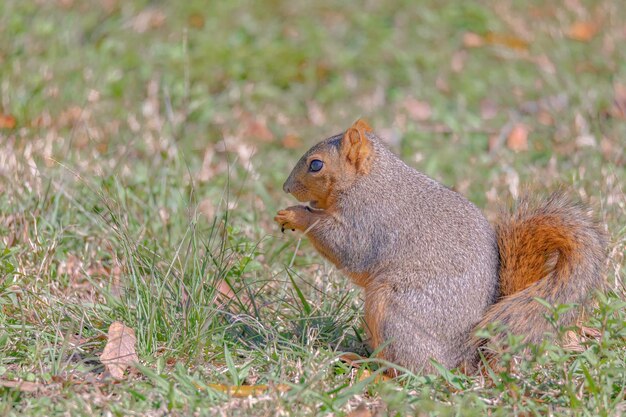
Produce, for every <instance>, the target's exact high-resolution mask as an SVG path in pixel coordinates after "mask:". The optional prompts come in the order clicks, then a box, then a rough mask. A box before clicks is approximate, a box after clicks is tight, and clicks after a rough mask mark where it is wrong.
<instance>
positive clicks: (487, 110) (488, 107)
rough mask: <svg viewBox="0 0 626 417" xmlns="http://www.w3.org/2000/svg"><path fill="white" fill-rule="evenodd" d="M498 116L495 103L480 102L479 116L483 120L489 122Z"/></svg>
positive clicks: (489, 101)
mask: <svg viewBox="0 0 626 417" xmlns="http://www.w3.org/2000/svg"><path fill="white" fill-rule="evenodd" d="M497 115H498V105H497V104H496V102H495V101H493V100H490V99H488V98H487V99H484V100H483V101H481V102H480V116H481V117H482V118H483V120H491V119H493V118H494V117H496V116H497Z"/></svg>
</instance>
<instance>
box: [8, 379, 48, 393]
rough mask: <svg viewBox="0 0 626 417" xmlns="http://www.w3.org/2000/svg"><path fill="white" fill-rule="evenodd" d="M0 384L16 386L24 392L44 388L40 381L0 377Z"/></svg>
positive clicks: (10, 386)
mask: <svg viewBox="0 0 626 417" xmlns="http://www.w3.org/2000/svg"><path fill="white" fill-rule="evenodd" d="M0 386H2V387H5V388H16V389H18V390H20V391H23V392H37V391H39V390H40V389H42V388H43V385H42V384H40V383H38V382H28V381H7V380H3V379H0Z"/></svg>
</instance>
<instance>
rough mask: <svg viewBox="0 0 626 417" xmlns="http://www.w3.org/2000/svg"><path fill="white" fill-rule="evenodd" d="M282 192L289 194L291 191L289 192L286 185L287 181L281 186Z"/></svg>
mask: <svg viewBox="0 0 626 417" xmlns="http://www.w3.org/2000/svg"><path fill="white" fill-rule="evenodd" d="M283 191H284V192H286V193H287V194H289V193H290V192H291V191H289V184H288V181H286V182H285V183H284V184H283Z"/></svg>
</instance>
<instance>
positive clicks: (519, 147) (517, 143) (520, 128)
mask: <svg viewBox="0 0 626 417" xmlns="http://www.w3.org/2000/svg"><path fill="white" fill-rule="evenodd" d="M506 146H507V147H508V148H509V149H511V150H512V151H515V152H521V151H527V150H528V127H527V126H526V125H524V124H523V123H518V124H516V125H515V126H513V129H511V133H509V136H508V137H507V139H506Z"/></svg>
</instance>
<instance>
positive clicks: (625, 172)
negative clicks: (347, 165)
mask: <svg viewBox="0 0 626 417" xmlns="http://www.w3.org/2000/svg"><path fill="white" fill-rule="evenodd" d="M625 40H626V11H625V9H624V7H623V5H622V3H621V2H620V1H618V0H598V1H582V0H560V1H555V2H549V3H547V2H543V1H524V2H522V1H515V0H507V1H495V0H481V1H477V2H463V3H461V2H454V1H443V2H442V1H430V0H425V1H419V2H413V1H403V0H394V1H384V2H383V1H363V2H333V1H326V0H323V1H317V2H305V1H300V0H295V1H279V0H272V1H264V2H253V1H233V2H204V1H197V0H193V1H186V2H179V3H175V2H163V1H136V0H133V1H120V0H101V1H95V0H93V1H89V0H57V1H53V0H49V1H44V0H41V1H20V0H5V1H3V2H2V3H1V4H0V306H1V310H0V379H1V380H6V381H13V380H25V381H30V382H35V383H37V384H40V385H41V387H40V389H39V390H38V391H36V392H31V393H29V392H23V391H20V390H16V389H12V388H1V387H0V398H1V399H2V405H0V410H1V411H2V413H3V414H9V415H10V414H12V413H16V414H20V413H30V414H42V415H50V414H54V413H57V412H61V411H65V410H69V412H71V413H76V414H82V413H84V414H92V413H98V412H104V413H112V414H117V415H130V414H133V413H135V414H155V415H161V414H167V413H173V414H189V413H191V412H197V413H200V414H207V415H213V414H216V413H225V414H235V413H241V414H244V415H258V414H269V415H271V414H282V415H284V414H315V413H320V414H328V413H336V414H339V415H342V414H344V413H348V412H350V411H351V410H354V409H355V408H356V407H357V406H358V405H359V404H361V403H364V404H366V405H367V406H368V407H370V408H371V409H374V410H377V411H376V412H378V413H380V414H381V415H385V414H390V415H396V414H399V415H404V414H416V413H417V412H418V411H419V412H421V413H423V415H485V414H486V413H491V414H492V415H521V414H524V413H526V414H525V415H544V414H546V413H554V414H559V415H560V414H563V415H568V414H572V415H621V414H620V413H624V412H625V410H626V406H625V405H624V386H626V370H625V365H624V356H625V355H624V353H625V345H624V337H625V334H624V326H623V323H624V312H623V307H624V303H623V301H622V299H623V294H624V283H623V274H624V260H623V254H624V236H625V233H624V231H625V226H624V225H625V224H626V216H625V215H624V211H625V208H626V199H625V197H624V190H623V187H624V181H625V179H626V169H625V164H626V157H625V153H624V147H625V146H626V139H625V138H626V49H625V48H623V46H622V45H623V44H624V41H625ZM360 117H363V118H365V119H367V120H368V121H369V123H370V124H371V125H372V126H373V127H374V128H375V130H376V131H377V132H378V133H379V134H380V135H381V136H383V137H384V138H385V139H386V140H387V141H388V144H389V146H390V147H391V148H392V149H393V150H394V151H395V152H397V153H398V154H400V155H401V156H402V157H403V159H404V160H405V161H407V162H408V163H409V164H410V165H412V166H414V167H416V168H417V169H420V170H422V171H423V172H425V173H427V174H428V175H430V176H432V177H434V178H436V179H438V180H440V181H442V182H443V183H444V184H446V185H448V186H450V187H453V188H454V189H456V190H458V191H459V192H461V193H462V194H464V195H466V196H467V197H468V198H470V199H471V200H472V201H474V202H475V203H476V204H478V205H479V206H480V207H482V208H483V209H484V210H485V212H486V214H487V215H488V217H490V218H493V216H494V215H495V213H497V210H498V208H499V207H501V206H502V204H505V203H506V202H507V201H508V200H509V199H510V198H511V197H515V196H516V195H517V194H518V193H519V191H520V189H521V188H522V187H524V186H529V187H531V188H532V189H533V190H535V191H536V192H539V193H547V192H548V190H550V189H553V188H556V187H558V186H565V187H567V188H570V189H571V190H572V192H573V193H574V194H578V195H580V196H581V197H583V198H585V199H587V200H589V201H590V202H591V203H592V204H593V205H594V206H595V207H596V208H597V209H598V211H599V213H600V214H601V216H602V218H603V219H604V220H605V222H606V223H607V225H608V226H607V227H608V229H609V231H610V232H611V236H612V241H611V248H610V249H611V264H610V266H609V271H610V272H609V276H608V278H607V279H608V280H609V283H610V286H611V289H612V291H611V292H610V293H609V296H608V297H607V298H603V299H602V300H601V301H600V303H599V309H598V311H596V312H595V313H594V314H593V315H592V317H591V318H590V320H591V324H592V325H595V327H597V328H599V329H600V330H601V332H603V339H602V341H595V340H588V341H586V342H585V343H587V344H588V345H589V349H588V350H587V351H585V352H584V353H582V354H576V353H568V352H564V351H562V350H561V349H560V348H558V347H556V346H549V345H547V346H544V347H543V348H541V349H539V351H538V352H535V357H534V358H533V360H529V361H523V362H522V363H521V364H519V363H518V365H517V367H516V368H515V369H514V370H511V368H507V369H508V370H509V373H506V374H505V375H498V376H493V378H491V379H489V378H487V379H485V378H482V377H475V378H466V377H464V376H462V375H460V374H444V375H439V376H428V377H411V378H407V379H406V380H405V381H404V383H403V385H400V384H398V383H395V382H385V383H380V384H379V383H375V381H373V380H372V379H371V378H370V379H364V380H359V377H357V376H356V375H355V374H354V373H353V372H352V371H350V370H349V369H348V368H347V367H346V366H344V365H340V364H337V360H336V358H337V356H338V353H337V352H340V351H356V352H358V353H361V354H365V355H367V354H368V351H367V347H366V346H365V344H364V342H363V340H362V339H363V337H364V333H363V331H362V326H361V324H360V319H359V317H360V316H359V314H360V300H359V293H358V291H357V290H356V289H354V288H352V286H351V285H348V284H346V279H345V278H343V277H341V276H340V274H339V273H337V272H336V271H335V270H334V269H333V268H332V267H331V265H329V264H327V263H325V262H324V261H322V260H321V258H320V257H319V256H317V255H316V254H315V253H314V251H313V248H312V247H311V246H310V245H308V243H307V242H306V240H303V241H302V244H301V245H300V246H299V247H297V239H298V237H297V236H293V235H292V234H289V235H284V236H283V235H281V234H280V233H279V229H278V228H277V227H276V226H275V225H274V224H273V223H272V218H273V215H274V213H275V211H276V210H277V209H279V208H282V207H283V206H286V205H291V204H293V201H292V200H291V199H290V198H289V197H288V196H286V195H284V194H283V193H282V190H281V184H282V181H283V180H284V179H285V178H286V176H287V175H288V173H289V171H290V169H291V167H292V166H293V164H294V163H295V162H296V161H297V159H298V158H299V156H300V155H301V154H302V153H303V152H304V151H305V150H306V149H308V147H309V146H310V145H312V144H313V143H315V142H316V141H318V140H320V139H323V138H325V137H328V136H330V135H332V134H336V133H338V132H340V131H342V130H344V129H345V128H347V127H348V126H349V125H350V124H351V123H352V122H353V121H354V120H356V119H357V118H360ZM290 265H291V267H289V266H290ZM224 283H226V284H224ZM225 285H226V287H224V286H225ZM224 288H228V290H224ZM220 294H221V295H220ZM113 320H121V321H123V322H124V323H125V324H127V325H128V326H130V327H132V328H134V329H135V331H136V333H137V338H138V351H139V356H140V358H141V360H142V363H143V366H144V368H142V370H141V371H140V372H136V373H135V374H133V375H132V376H131V377H129V378H128V380H126V381H123V382H121V383H118V384H110V383H108V382H106V381H103V380H102V379H101V376H102V374H101V372H102V366H101V365H100V364H99V361H98V355H99V353H100V352H101V351H102V347H103V345H104V343H105V340H104V334H105V333H106V330H107V328H108V326H109V324H110V323H111V322H112V321H113ZM504 360H505V361H509V362H507V363H509V364H510V363H517V362H515V360H516V359H515V358H513V357H511V358H508V359H507V358H504ZM372 367H373V368H374V369H375V368H376V365H372ZM210 383H223V384H235V385H241V384H244V385H256V384H270V385H272V384H289V385H290V387H291V389H290V391H289V392H288V393H286V394H280V393H279V392H278V390H269V391H268V393H266V394H263V395H262V396H260V397H253V398H248V399H236V398H230V397H229V396H228V395H225V394H224V393H221V392H219V390H215V389H213V388H211V387H210V386H209V385H208V384H210ZM459 413H460V414H459Z"/></svg>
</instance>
